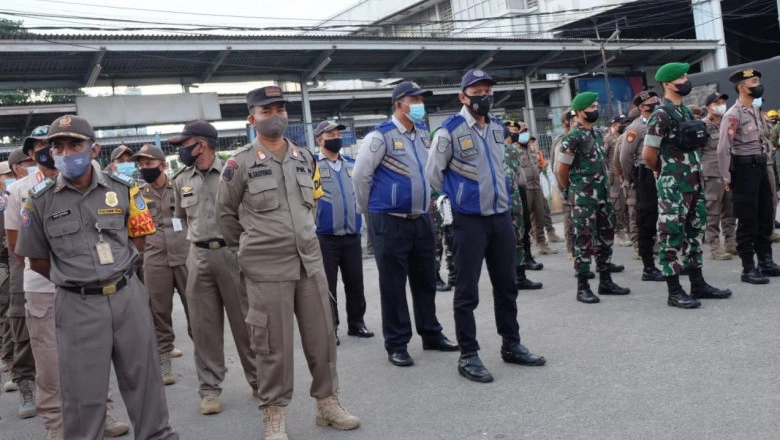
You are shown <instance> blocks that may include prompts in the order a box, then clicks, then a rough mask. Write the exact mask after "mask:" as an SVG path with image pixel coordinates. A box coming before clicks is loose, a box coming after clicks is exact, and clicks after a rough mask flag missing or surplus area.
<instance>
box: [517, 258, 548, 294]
mask: <svg viewBox="0 0 780 440" xmlns="http://www.w3.org/2000/svg"><path fill="white" fill-rule="evenodd" d="M515 273H516V274H517V279H516V280H515V284H516V285H517V290H536V289H541V288H542V283H536V282H533V281H531V280H529V279H528V278H526V277H525V266H524V265H522V264H520V265H518V266H517V267H516V270H515Z"/></svg>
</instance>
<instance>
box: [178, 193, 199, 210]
mask: <svg viewBox="0 0 780 440" xmlns="http://www.w3.org/2000/svg"><path fill="white" fill-rule="evenodd" d="M197 204H198V195H197V194H195V193H188V194H182V196H181V207H182V208H189V207H190V206H195V205H197Z"/></svg>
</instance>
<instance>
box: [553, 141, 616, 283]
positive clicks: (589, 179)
mask: <svg viewBox="0 0 780 440" xmlns="http://www.w3.org/2000/svg"><path fill="white" fill-rule="evenodd" d="M560 154H562V155H568V156H570V157H573V161H571V165H570V167H571V168H570V170H569V176H570V177H569V179H570V182H571V183H570V185H569V188H568V189H567V191H566V198H567V199H568V201H569V204H570V206H571V210H572V213H571V216H572V221H573V223H574V236H575V239H574V271H575V272H577V274H579V275H587V273H588V272H590V261H591V256H594V255H595V256H596V268H597V271H599V272H607V271H608V270H609V263H610V259H611V258H612V242H613V240H614V238H615V229H614V227H615V212H614V208H613V205H612V202H611V201H610V200H609V180H608V178H607V165H606V160H607V159H606V157H605V156H604V150H603V149H602V139H601V136H600V135H599V134H598V133H596V132H595V131H593V130H585V129H583V128H581V127H579V126H576V127H574V128H572V130H571V132H569V134H567V135H566V136H564V137H563V139H562V140H561V147H560ZM559 160H561V162H562V163H567V162H569V160H566V161H564V159H563V157H561V159H559Z"/></svg>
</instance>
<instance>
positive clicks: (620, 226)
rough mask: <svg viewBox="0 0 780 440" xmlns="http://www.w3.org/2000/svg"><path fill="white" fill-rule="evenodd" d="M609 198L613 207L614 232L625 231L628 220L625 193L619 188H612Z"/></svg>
mask: <svg viewBox="0 0 780 440" xmlns="http://www.w3.org/2000/svg"><path fill="white" fill-rule="evenodd" d="M610 200H611V201H612V206H614V207H615V232H617V231H627V230H628V224H629V221H630V220H629V217H628V215H629V214H628V204H627V203H626V195H625V194H623V191H622V190H621V188H619V187H618V188H617V189H615V188H612V190H611V191H610Z"/></svg>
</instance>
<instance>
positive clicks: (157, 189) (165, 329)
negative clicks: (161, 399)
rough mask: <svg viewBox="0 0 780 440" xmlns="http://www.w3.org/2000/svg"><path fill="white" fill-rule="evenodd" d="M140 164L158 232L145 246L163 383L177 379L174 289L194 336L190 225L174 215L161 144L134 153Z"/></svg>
mask: <svg viewBox="0 0 780 440" xmlns="http://www.w3.org/2000/svg"><path fill="white" fill-rule="evenodd" d="M132 160H133V161H135V162H137V163H138V165H139V172H140V173H141V178H142V180H143V181H142V182H141V183H140V184H139V185H138V189H139V190H140V191H141V194H142V195H143V197H144V201H145V202H146V207H147V208H148V209H149V213H150V214H151V215H152V219H153V220H154V225H155V227H156V229H157V232H155V233H154V234H152V235H150V236H149V237H147V238H146V247H145V248H144V272H146V273H149V274H154V276H152V277H151V278H150V279H149V280H147V283H146V290H147V291H148V292H149V305H150V306H151V309H152V317H153V318H154V330H155V333H156V334H157V350H158V352H159V354H160V363H161V365H160V366H161V370H162V374H163V383H165V385H171V384H174V383H176V375H175V374H174V373H173V370H172V369H171V352H172V351H173V341H174V339H175V336H174V334H173V320H172V319H171V315H172V314H173V291H174V288H175V289H176V291H177V292H179V299H181V304H182V306H183V307H184V316H185V317H186V318H187V332H188V333H189V335H190V337H192V330H191V328H190V315H189V309H188V308H187V295H186V291H187V289H186V288H187V254H188V253H189V250H190V245H189V243H188V242H187V228H186V226H185V225H184V224H183V223H182V221H181V220H179V219H176V218H174V217H173V212H174V210H175V209H176V197H175V196H174V194H173V180H171V179H170V178H169V177H168V176H167V175H166V174H165V170H167V169H168V164H167V163H166V162H165V153H163V151H162V150H161V149H159V148H158V147H153V146H150V145H144V146H143V147H141V149H140V150H139V151H138V153H136V154H135V155H133V156H132Z"/></svg>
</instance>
